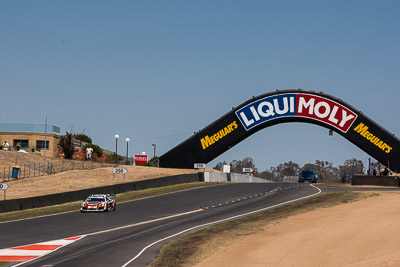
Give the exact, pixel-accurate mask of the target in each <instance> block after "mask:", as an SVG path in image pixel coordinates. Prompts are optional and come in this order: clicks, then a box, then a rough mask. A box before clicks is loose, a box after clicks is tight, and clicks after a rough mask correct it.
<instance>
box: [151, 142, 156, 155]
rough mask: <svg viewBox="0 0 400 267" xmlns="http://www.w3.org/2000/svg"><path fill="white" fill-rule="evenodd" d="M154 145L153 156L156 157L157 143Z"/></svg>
mask: <svg viewBox="0 0 400 267" xmlns="http://www.w3.org/2000/svg"><path fill="white" fill-rule="evenodd" d="M152 146H153V147H154V156H153V158H155V157H156V144H152Z"/></svg>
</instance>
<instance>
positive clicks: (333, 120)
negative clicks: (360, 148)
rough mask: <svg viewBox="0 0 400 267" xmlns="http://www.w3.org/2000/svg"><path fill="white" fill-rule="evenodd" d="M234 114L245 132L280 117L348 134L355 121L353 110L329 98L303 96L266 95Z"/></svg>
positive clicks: (303, 94) (355, 116) (298, 94)
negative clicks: (303, 121)
mask: <svg viewBox="0 0 400 267" xmlns="http://www.w3.org/2000/svg"><path fill="white" fill-rule="evenodd" d="M235 113H236V116H237V117H238V118H239V120H240V122H241V123H242V125H243V127H244V128H245V129H246V131H248V130H250V129H252V128H254V127H256V126H258V125H260V124H262V123H264V122H267V121H270V120H274V119H277V118H281V117H304V118H309V119H313V120H317V121H320V122H323V123H325V124H329V125H330V126H333V127H335V128H336V129H338V130H340V131H342V132H343V133H347V131H348V130H349V128H350V127H351V125H352V124H353V123H354V121H355V120H356V118H357V114H356V113H354V112H353V111H352V110H350V109H348V108H347V107H345V106H343V105H341V104H339V103H337V102H335V101H333V100H331V99H328V98H325V97H322V96H317V95H311V94H305V93H288V94H278V95H273V96H268V97H265V98H262V99H259V100H257V101H254V102H252V103H250V104H248V105H246V106H244V107H243V108H241V109H239V110H237V111H236V112H235Z"/></svg>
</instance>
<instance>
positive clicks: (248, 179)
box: [204, 172, 271, 183]
mask: <svg viewBox="0 0 400 267" xmlns="http://www.w3.org/2000/svg"><path fill="white" fill-rule="evenodd" d="M204 182H233V183H271V181H268V180H265V179H261V178H257V177H253V176H251V175H249V176H247V175H244V174H238V173H221V172H205V173H204Z"/></svg>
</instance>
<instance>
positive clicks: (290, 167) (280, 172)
mask: <svg viewBox="0 0 400 267" xmlns="http://www.w3.org/2000/svg"><path fill="white" fill-rule="evenodd" d="M300 170H301V169H300V166H299V164H297V163H295V162H292V161H288V162H285V163H281V164H279V165H278V166H276V167H275V168H274V167H271V171H272V172H274V173H276V176H277V177H278V178H281V179H282V178H283V177H285V176H297V175H299V173H300Z"/></svg>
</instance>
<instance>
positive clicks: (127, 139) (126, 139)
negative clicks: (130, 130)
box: [125, 137, 131, 161]
mask: <svg viewBox="0 0 400 267" xmlns="http://www.w3.org/2000/svg"><path fill="white" fill-rule="evenodd" d="M125 141H126V161H128V160H129V159H128V143H129V141H131V139H129V137H127V138H125Z"/></svg>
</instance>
